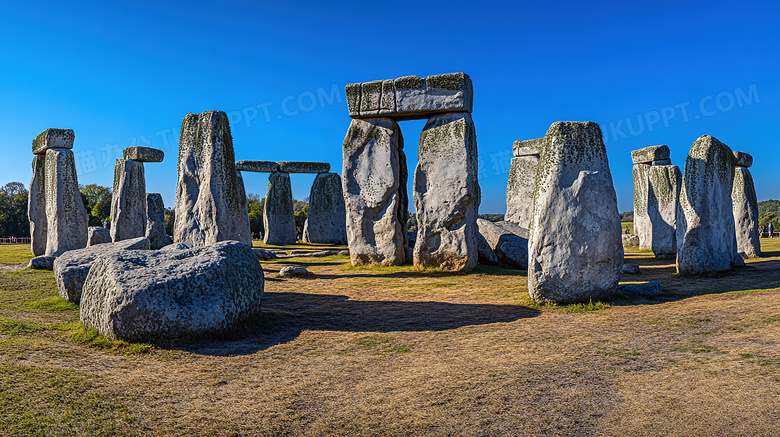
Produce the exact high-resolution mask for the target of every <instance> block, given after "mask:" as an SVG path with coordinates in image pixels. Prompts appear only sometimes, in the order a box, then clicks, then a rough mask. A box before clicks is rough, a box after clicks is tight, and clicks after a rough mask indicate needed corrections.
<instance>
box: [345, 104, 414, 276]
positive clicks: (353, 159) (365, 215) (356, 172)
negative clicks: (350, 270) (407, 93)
mask: <svg viewBox="0 0 780 437" xmlns="http://www.w3.org/2000/svg"><path fill="white" fill-rule="evenodd" d="M402 148H403V137H402V135H401V130H400V128H399V127H398V123H396V122H395V121H393V120H391V119H389V118H375V119H370V120H352V123H351V124H350V126H349V130H348V131H347V135H346V137H345V138H344V146H343V161H342V162H343V172H342V188H343V191H344V201H345V206H346V211H347V240H348V244H349V253H350V259H351V262H352V265H384V266H391V265H402V264H403V263H404V261H405V259H406V250H405V242H406V221H402V218H401V216H402V215H403V213H404V211H406V209H405V208H404V205H402V203H403V199H405V198H406V185H405V184H402V171H403V165H402V163H401V160H400V156H401V155H400V151H401V149H402Z"/></svg>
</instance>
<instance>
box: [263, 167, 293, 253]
mask: <svg viewBox="0 0 780 437" xmlns="http://www.w3.org/2000/svg"><path fill="white" fill-rule="evenodd" d="M263 225H264V226H265V234H264V235H263V241H264V242H265V244H271V245H274V246H285V245H288V244H295V241H296V234H297V231H296V230H295V211H294V210H293V198H292V187H291V186H290V174H289V173H286V172H281V171H278V172H275V173H271V176H269V177H268V191H267V193H266V196H265V208H264V209H263Z"/></svg>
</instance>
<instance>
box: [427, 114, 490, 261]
mask: <svg viewBox="0 0 780 437" xmlns="http://www.w3.org/2000/svg"><path fill="white" fill-rule="evenodd" d="M417 161H418V163H417V169H416V170H415V173H414V206H415V209H416V210H417V242H416V243H415V245H414V265H415V266H416V267H418V268H426V267H434V268H441V269H444V270H450V271H464V270H470V269H473V268H474V267H476V266H477V258H478V256H479V253H478V248H477V234H478V233H479V229H478V228H477V215H478V211H479V203H480V199H481V196H480V188H479V182H478V180H477V135H476V131H475V129H474V122H473V121H472V120H471V115H470V114H468V113H466V112H454V113H447V114H441V115H435V116H433V117H431V118H430V119H429V120H428V123H427V124H426V125H425V128H423V131H422V134H421V135H420V146H419V148H418V154H417Z"/></svg>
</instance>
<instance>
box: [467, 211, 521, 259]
mask: <svg viewBox="0 0 780 437" xmlns="http://www.w3.org/2000/svg"><path fill="white" fill-rule="evenodd" d="M477 226H478V227H479V233H480V234H481V236H482V237H484V238H485V241H486V242H487V244H488V246H489V247H490V249H491V250H492V251H493V253H495V256H496V258H497V260H498V262H499V263H501V264H504V265H506V266H508V267H511V268H513V269H521V270H526V269H527V268H528V239H527V238H525V237H523V236H521V235H518V234H516V233H514V232H512V231H511V230H507V229H504V228H503V227H501V226H499V225H497V224H495V223H492V222H489V221H487V220H484V219H477Z"/></svg>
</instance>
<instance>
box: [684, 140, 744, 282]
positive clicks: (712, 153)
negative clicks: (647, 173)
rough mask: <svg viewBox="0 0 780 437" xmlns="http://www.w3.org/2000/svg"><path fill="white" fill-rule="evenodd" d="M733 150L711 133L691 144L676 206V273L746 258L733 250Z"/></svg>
mask: <svg viewBox="0 0 780 437" xmlns="http://www.w3.org/2000/svg"><path fill="white" fill-rule="evenodd" d="M734 162H735V158H734V154H733V153H732V151H731V149H730V148H729V147H728V146H727V145H725V144H723V143H721V142H720V141H718V140H717V139H716V138H713V137H711V136H709V135H702V136H701V137H699V138H698V139H697V140H696V141H695V142H694V143H693V146H691V150H690V152H688V159H687V160H686V161H685V174H684V175H683V183H682V191H681V192H680V203H679V210H678V211H677V273H679V274H681V275H692V274H702V273H711V272H720V271H725V270H729V269H730V268H731V267H732V266H738V265H742V264H744V261H743V260H742V257H741V256H740V255H739V253H738V252H737V237H736V232H735V225H734V213H733V210H732V201H731V194H732V188H733V186H734Z"/></svg>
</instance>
